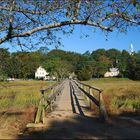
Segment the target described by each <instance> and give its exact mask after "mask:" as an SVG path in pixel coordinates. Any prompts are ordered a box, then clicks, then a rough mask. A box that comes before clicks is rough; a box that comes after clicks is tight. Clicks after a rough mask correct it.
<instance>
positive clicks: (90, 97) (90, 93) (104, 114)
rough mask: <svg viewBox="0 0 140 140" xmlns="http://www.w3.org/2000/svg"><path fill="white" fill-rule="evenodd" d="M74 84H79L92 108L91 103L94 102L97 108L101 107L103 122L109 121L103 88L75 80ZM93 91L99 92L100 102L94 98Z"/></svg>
mask: <svg viewBox="0 0 140 140" xmlns="http://www.w3.org/2000/svg"><path fill="white" fill-rule="evenodd" d="M73 82H75V84H77V86H78V87H79V88H80V89H81V90H83V91H84V92H85V95H86V98H87V100H88V101H89V104H90V106H91V101H92V102H94V103H95V105H96V106H98V107H99V113H100V114H99V115H100V118H101V119H102V120H105V121H106V120H108V115H107V111H106V108H105V105H104V100H103V90H102V89H101V88H98V87H95V86H91V85H88V84H85V83H83V82H81V81H78V80H73ZM86 87H88V88H89V90H88V91H87V88H86ZM92 90H96V91H97V93H98V95H99V98H98V100H97V99H95V98H94V97H93V91H92Z"/></svg>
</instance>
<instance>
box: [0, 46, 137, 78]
mask: <svg viewBox="0 0 140 140" xmlns="http://www.w3.org/2000/svg"><path fill="white" fill-rule="evenodd" d="M40 65H41V66H43V67H44V68H45V69H46V70H47V71H48V72H49V73H50V75H55V76H56V77H57V78H58V79H63V78H66V77H68V76H69V75H70V74H71V73H75V74H76V76H77V78H78V79H79V80H89V79H90V78H100V77H103V76H104V73H105V72H106V71H108V70H109V68H111V67H117V68H119V71H120V75H119V77H126V78H130V79H133V80H140V51H138V52H137V53H134V55H130V54H129V53H128V52H127V51H126V50H123V51H120V50H117V49H109V50H105V49H97V50H95V51H93V52H92V53H90V52H89V51H87V52H85V53H84V54H79V53H75V52H67V51H63V50H59V49H55V50H52V51H50V52H48V51H45V52H44V51H42V50H41V49H39V50H37V51H34V52H14V53H10V52H9V51H8V49H4V48H0V80H4V79H5V78H7V77H11V78H23V79H29V78H34V74H35V71H36V69H37V68H38V67H39V66H40Z"/></svg>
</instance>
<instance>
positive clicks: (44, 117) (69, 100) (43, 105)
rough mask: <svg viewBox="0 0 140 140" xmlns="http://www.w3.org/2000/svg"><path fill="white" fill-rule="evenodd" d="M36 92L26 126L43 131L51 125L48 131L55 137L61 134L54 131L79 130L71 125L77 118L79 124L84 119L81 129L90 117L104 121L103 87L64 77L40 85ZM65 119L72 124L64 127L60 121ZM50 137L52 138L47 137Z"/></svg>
mask: <svg viewBox="0 0 140 140" xmlns="http://www.w3.org/2000/svg"><path fill="white" fill-rule="evenodd" d="M40 92H41V100H40V103H39V106H38V110H37V113H36V116H35V121H34V122H33V123H29V124H27V127H28V128H30V127H43V128H45V130H46V129H47V128H48V129H49V128H51V134H49V135H53V136H54V135H56V134H57V136H59V135H61V133H60V134H58V133H57V132H56V130H57V131H58V130H59V131H60V130H62V131H66V130H67V132H72V131H73V130H74V133H82V131H83V130H82V129H83V128H81V127H78V128H76V127H75V125H72V124H75V123H76V122H75V119H76V118H77V117H78V119H80V122H81V124H83V123H84V121H85V122H86V123H85V124H84V126H83V127H84V131H86V130H87V128H90V127H89V125H90V124H91V122H92V118H94V121H95V118H96V120H97V121H98V120H103V121H106V120H108V116H107V112H106V109H105V106H104V102H103V90H102V89H100V88H97V87H94V86H90V85H87V84H84V83H82V82H80V81H77V80H68V79H67V80H64V81H63V82H61V83H59V84H56V85H53V86H50V87H48V88H43V89H41V90H40ZM95 106H96V108H97V109H96V112H98V113H97V114H96V115H95V114H94V111H95V109H94V107H95ZM93 114H94V115H93ZM70 118H73V119H70ZM67 121H69V122H71V121H72V122H73V123H71V125H70V124H69V123H68V124H67V127H66V126H65V125H66V124H65V123H64V122H67ZM58 122H59V123H58ZM54 124H55V125H54ZM53 125H54V127H53ZM62 127H63V128H62ZM86 127H87V128H86ZM91 129H92V128H91ZM53 132H54V133H53ZM52 133H53V134H52ZM63 136H65V135H63ZM45 138H46V137H45ZM47 138H48V137H47ZM50 138H53V137H52V136H50ZM55 138H56V137H55ZM63 138H64V137H63Z"/></svg>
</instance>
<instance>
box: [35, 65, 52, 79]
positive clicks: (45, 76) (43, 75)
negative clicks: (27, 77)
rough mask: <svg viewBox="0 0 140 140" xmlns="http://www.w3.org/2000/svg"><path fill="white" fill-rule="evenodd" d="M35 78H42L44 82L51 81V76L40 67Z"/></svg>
mask: <svg viewBox="0 0 140 140" xmlns="http://www.w3.org/2000/svg"><path fill="white" fill-rule="evenodd" d="M35 78H37V79H41V78H42V79H44V80H49V79H50V76H49V73H48V72H47V71H46V70H45V69H44V68H42V67H41V66H40V67H39V68H37V70H36V72H35Z"/></svg>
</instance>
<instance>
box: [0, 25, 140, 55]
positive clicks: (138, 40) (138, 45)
mask: <svg viewBox="0 0 140 140" xmlns="http://www.w3.org/2000/svg"><path fill="white" fill-rule="evenodd" d="M84 34H88V35H89V37H85V35H84ZM58 36H60V37H61V41H62V44H63V46H60V48H59V49H62V50H65V51H72V52H77V53H81V54H83V53H84V52H86V51H90V52H92V51H94V50H97V49H100V48H104V49H106V50H108V49H111V48H115V49H118V50H123V49H124V50H127V51H129V50H130V45H131V43H132V44H133V47H134V51H135V52H137V51H138V50H140V28H139V29H138V28H130V29H129V31H128V32H127V33H126V34H125V33H119V32H118V31H113V32H111V33H109V34H108V35H106V34H105V33H104V32H102V31H101V30H97V31H96V32H94V31H93V28H91V27H85V26H76V27H75V30H74V33H73V34H71V35H70V36H66V35H62V34H59V33H58ZM3 46H5V48H8V47H9V51H10V52H15V51H19V47H10V46H9V44H8V43H5V44H2V45H0V48H1V47H3ZM40 46H41V44H40ZM17 48H18V49H17ZM54 48H55V47H54V46H53V45H52V46H49V49H50V50H52V49H54Z"/></svg>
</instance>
